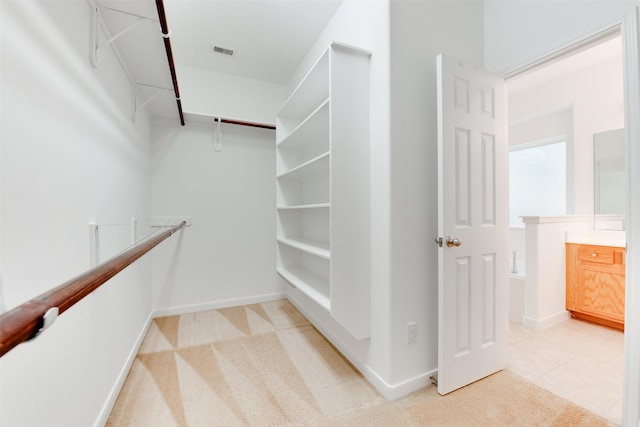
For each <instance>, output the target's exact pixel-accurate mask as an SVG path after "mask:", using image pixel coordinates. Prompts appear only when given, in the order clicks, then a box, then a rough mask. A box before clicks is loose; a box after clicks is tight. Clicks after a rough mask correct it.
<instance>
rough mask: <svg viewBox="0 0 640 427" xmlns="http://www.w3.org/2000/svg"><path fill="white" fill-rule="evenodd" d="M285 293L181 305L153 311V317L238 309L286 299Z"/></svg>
mask: <svg viewBox="0 0 640 427" xmlns="http://www.w3.org/2000/svg"><path fill="white" fill-rule="evenodd" d="M286 297H287V294H286V293H285V292H276V293H273V294H264V295H257V296H252V297H246V298H232V299H226V300H220V301H211V302H206V303H201V304H189V305H180V306H176V307H168V308H159V309H156V310H153V313H152V314H153V317H154V318H156V317H163V316H175V315H178V314H186V313H196V312H198V311H206V310H216V309H218V308H227V307H236V306H239V305H249V304H258V303H261V302H267V301H274V300H278V299H283V298H286Z"/></svg>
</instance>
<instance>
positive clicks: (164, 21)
mask: <svg viewBox="0 0 640 427" xmlns="http://www.w3.org/2000/svg"><path fill="white" fill-rule="evenodd" d="M156 8H157V9H158V18H160V27H161V28H162V37H163V38H164V50H165V51H166V52H167V61H169V70H170V71H171V79H172V80H173V91H174V92H175V93H176V103H177V104H178V114H179V115H180V124H181V125H182V126H184V114H183V113H182V101H180V89H179V88H178V77H177V76H176V67H175V64H174V63H173V51H172V50H171V40H169V36H170V35H171V33H170V32H169V28H168V26H167V16H166V14H165V11H164V3H163V1H162V0H156Z"/></svg>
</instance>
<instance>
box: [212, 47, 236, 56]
mask: <svg viewBox="0 0 640 427" xmlns="http://www.w3.org/2000/svg"><path fill="white" fill-rule="evenodd" d="M212 48H213V52H214V53H219V54H221V55H228V56H233V53H234V52H235V50H233V49H229V48H226V47H221V46H215V45H212Z"/></svg>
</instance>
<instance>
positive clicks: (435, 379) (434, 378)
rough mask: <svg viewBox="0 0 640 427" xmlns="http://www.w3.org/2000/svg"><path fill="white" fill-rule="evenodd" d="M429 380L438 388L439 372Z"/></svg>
mask: <svg viewBox="0 0 640 427" xmlns="http://www.w3.org/2000/svg"><path fill="white" fill-rule="evenodd" d="M429 379H430V380H431V383H432V384H433V385H435V386H436V387H437V386H438V373H437V372H436V373H435V374H433V375H431V376H430V377H429Z"/></svg>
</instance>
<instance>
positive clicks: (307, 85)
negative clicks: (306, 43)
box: [278, 50, 329, 121]
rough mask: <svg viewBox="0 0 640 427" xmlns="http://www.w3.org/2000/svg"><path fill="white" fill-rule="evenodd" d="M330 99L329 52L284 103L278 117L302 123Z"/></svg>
mask: <svg viewBox="0 0 640 427" xmlns="http://www.w3.org/2000/svg"><path fill="white" fill-rule="evenodd" d="M328 97H329V51H328V50H327V51H325V53H324V54H323V55H322V56H321V57H320V59H318V61H316V63H315V64H314V66H313V67H311V70H310V71H309V72H308V73H307V75H306V76H305V77H304V78H303V79H302V81H301V82H300V84H298V86H297V87H296V88H295V90H294V91H293V93H292V94H291V96H289V98H288V99H287V101H286V102H285V103H284V105H283V106H282V108H281V109H280V112H279V113H278V116H280V117H282V116H286V117H293V118H298V119H299V120H300V121H301V120H303V119H304V118H305V117H307V116H309V113H310V112H311V111H313V110H314V109H315V108H317V107H318V105H320V103H321V102H322V101H323V100H325V99H327V98H328Z"/></svg>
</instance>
